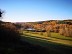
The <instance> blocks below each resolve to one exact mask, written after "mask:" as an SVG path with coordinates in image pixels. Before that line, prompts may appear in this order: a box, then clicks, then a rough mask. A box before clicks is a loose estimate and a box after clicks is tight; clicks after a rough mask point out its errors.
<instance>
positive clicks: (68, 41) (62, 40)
mask: <svg viewBox="0 0 72 54" xmlns="http://www.w3.org/2000/svg"><path fill="white" fill-rule="evenodd" d="M22 33H23V35H22V36H24V37H28V38H34V39H39V40H44V41H50V42H54V43H59V44H64V45H68V46H72V38H71V37H65V36H63V35H60V34H59V33H53V32H52V33H51V36H46V32H31V31H23V32H22Z"/></svg>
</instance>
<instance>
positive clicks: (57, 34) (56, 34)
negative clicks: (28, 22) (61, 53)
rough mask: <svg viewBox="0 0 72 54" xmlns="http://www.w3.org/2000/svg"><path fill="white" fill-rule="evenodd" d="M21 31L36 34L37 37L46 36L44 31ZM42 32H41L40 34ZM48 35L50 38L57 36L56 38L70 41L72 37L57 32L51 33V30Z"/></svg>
mask: <svg viewBox="0 0 72 54" xmlns="http://www.w3.org/2000/svg"><path fill="white" fill-rule="evenodd" d="M23 33H25V34H29V35H31V36H38V37H44V38H46V37H47V36H46V33H44V32H31V31H23ZM42 33H43V34H42ZM49 37H52V38H57V39H62V40H69V41H72V38H71V37H66V36H63V35H60V34H59V33H53V32H51V36H49Z"/></svg>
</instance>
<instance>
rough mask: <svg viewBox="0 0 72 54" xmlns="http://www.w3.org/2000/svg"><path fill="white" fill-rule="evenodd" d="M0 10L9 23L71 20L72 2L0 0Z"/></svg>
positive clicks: (59, 0)
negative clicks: (3, 11)
mask: <svg viewBox="0 0 72 54" xmlns="http://www.w3.org/2000/svg"><path fill="white" fill-rule="evenodd" d="M0 9H2V10H5V15H4V19H3V20H4V21H9V22H34V21H43V20H63V19H72V0H0Z"/></svg>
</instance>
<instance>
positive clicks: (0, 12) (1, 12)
mask: <svg viewBox="0 0 72 54" xmlns="http://www.w3.org/2000/svg"><path fill="white" fill-rule="evenodd" d="M3 13H4V11H2V10H1V9H0V18H2V14H3Z"/></svg>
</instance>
